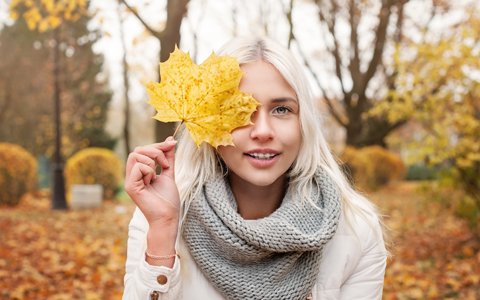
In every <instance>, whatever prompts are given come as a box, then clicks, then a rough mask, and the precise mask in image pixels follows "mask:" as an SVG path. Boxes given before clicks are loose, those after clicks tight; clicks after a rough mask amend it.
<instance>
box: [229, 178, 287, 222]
mask: <svg viewBox="0 0 480 300" xmlns="http://www.w3.org/2000/svg"><path fill="white" fill-rule="evenodd" d="M286 180H287V178H286V177H285V176H282V177H280V178H278V179H277V180H276V181H275V182H274V183H272V184H271V185H269V186H256V185H253V184H251V183H249V182H246V181H244V180H243V179H241V178H240V177H238V176H236V175H235V174H231V175H230V176H229V181H230V186H231V189H232V192H233V195H234V196H235V200H236V202H237V207H238V213H239V214H240V215H241V216H242V218H244V219H247V220H253V219H260V218H264V217H266V216H269V215H270V214H272V213H273V212H274V211H275V210H276V209H277V208H278V207H279V206H280V204H281V203H282V199H283V197H284V196H285V186H286Z"/></svg>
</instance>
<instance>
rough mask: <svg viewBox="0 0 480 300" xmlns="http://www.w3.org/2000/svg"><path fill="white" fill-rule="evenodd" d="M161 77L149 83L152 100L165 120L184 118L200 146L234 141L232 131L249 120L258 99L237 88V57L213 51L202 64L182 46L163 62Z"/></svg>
mask: <svg viewBox="0 0 480 300" xmlns="http://www.w3.org/2000/svg"><path fill="white" fill-rule="evenodd" d="M160 65H161V67H160V72H161V78H162V81H161V82H160V83H150V84H149V85H148V86H147V90H148V94H149V96H150V101H149V104H150V105H152V106H153V107H154V108H155V109H156V111H157V114H156V115H155V117H154V118H155V119H157V120H159V121H162V122H182V123H185V126H186V127H187V129H188V132H189V133H190V136H191V137H192V139H193V141H194V142H195V144H197V146H200V144H201V143H202V142H207V143H209V144H210V145H212V146H213V147H215V148H217V147H218V146H220V145H233V139H232V136H231V134H230V133H231V132H232V131H233V130H234V129H235V128H237V127H241V126H245V125H248V124H249V123H250V116H251V115H252V113H253V112H254V111H255V110H256V108H257V106H258V104H259V103H258V101H257V100H255V99H254V98H253V97H252V96H251V95H248V94H245V93H243V92H241V91H240V90H239V89H238V86H239V84H240V79H242V76H243V72H242V70H241V69H240V65H239V63H238V61H237V60H236V59H235V58H233V57H229V56H217V55H215V53H212V54H211V55H210V56H209V57H208V58H207V59H206V60H205V61H204V62H203V63H202V64H201V65H196V64H194V63H193V61H192V59H191V58H190V56H189V54H188V53H184V52H182V51H181V50H179V49H175V51H174V52H173V53H172V54H171V55H170V58H169V59H168V60H167V61H166V62H164V63H160Z"/></svg>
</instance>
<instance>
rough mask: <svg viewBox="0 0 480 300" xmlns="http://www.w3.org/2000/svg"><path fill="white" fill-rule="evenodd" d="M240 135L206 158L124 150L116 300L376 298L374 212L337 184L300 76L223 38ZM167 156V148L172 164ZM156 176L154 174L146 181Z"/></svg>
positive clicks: (378, 259)
mask: <svg viewBox="0 0 480 300" xmlns="http://www.w3.org/2000/svg"><path fill="white" fill-rule="evenodd" d="M219 54H223V55H229V56H233V57H236V58H237V59H238V61H239V63H240V66H241V69H242V70H243V72H244V76H243V77H242V80H241V83H240V86H239V88H240V90H241V91H243V92H246V93H249V94H252V95H253V97H255V99H256V100H258V101H259V102H260V106H259V107H258V108H257V111H256V112H255V113H254V114H253V115H252V124H251V125H248V126H245V127H241V128H237V129H235V130H234V131H233V132H232V136H233V141H234V143H235V146H221V147H219V148H218V149H217V150H215V149H213V148H212V147H211V146H209V145H206V144H205V143H204V144H202V146H201V147H200V148H197V146H196V145H195V144H194V143H193V141H192V140H191V139H190V137H189V136H188V133H186V132H185V131H184V132H183V133H182V135H181V137H180V138H179V142H178V146H177V147H176V144H177V142H176V141H175V140H173V138H172V137H170V138H167V140H165V141H164V142H162V143H158V144H153V145H148V146H145V147H139V148H136V149H135V151H134V152H132V153H131V154H130V155H129V158H128V161H127V168H126V169H127V170H126V180H125V187H126V191H127V192H128V194H129V195H130V196H131V198H132V199H133V201H134V202H135V203H136V205H137V206H138V208H137V209H136V211H135V213H134V216H133V218H132V220H131V222H130V226H129V239H128V256H127V262H126V275H125V291H124V297H123V298H124V299H129V300H130V299H206V300H215V299H349V300H351V299H369V300H371V299H381V295H382V288H383V277H384V272H385V265H386V257H387V251H386V250H385V246H384V241H383V237H382V228H381V225H380V222H379V217H378V215H377V211H376V209H375V207H374V206H373V205H372V204H371V203H370V202H369V201H368V200H367V199H365V198H364V197H362V196H361V195H359V194H358V193H356V192H355V191H354V190H353V189H352V188H351V187H350V185H349V184H348V182H347V180H346V179H345V178H344V176H343V175H342V172H341V171H340V169H339V167H338V165H337V163H336V161H335V159H334V158H333V156H332V155H331V153H330V150H329V148H328V146H327V143H326V141H325V139H324V137H323V135H322V132H321V124H320V122H319V119H320V118H319V113H318V112H317V109H316V107H315V103H314V101H313V97H312V95H311V93H310V90H309V88H308V86H307V80H306V78H305V76H304V75H303V74H302V70H301V67H300V65H299V64H298V63H296V62H295V60H294V59H293V57H292V55H291V54H290V53H289V52H288V50H286V49H284V48H282V47H280V46H279V45H277V44H275V43H274V42H272V41H270V40H267V39H234V40H233V41H231V42H230V43H228V44H227V45H226V46H224V48H223V49H222V50H221V51H220V52H219ZM175 148H177V150H176V152H175V153H174V150H175ZM157 165H160V166H161V167H162V172H161V174H159V175H157V174H155V168H156V166H157Z"/></svg>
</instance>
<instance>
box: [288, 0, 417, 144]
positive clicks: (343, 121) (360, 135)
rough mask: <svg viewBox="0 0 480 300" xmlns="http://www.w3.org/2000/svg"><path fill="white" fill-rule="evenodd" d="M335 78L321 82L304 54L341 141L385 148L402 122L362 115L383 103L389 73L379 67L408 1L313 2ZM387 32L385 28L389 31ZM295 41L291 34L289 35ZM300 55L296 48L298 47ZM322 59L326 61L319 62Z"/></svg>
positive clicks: (396, 35) (395, 36) (395, 37)
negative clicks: (343, 137) (341, 132)
mask: <svg viewBox="0 0 480 300" xmlns="http://www.w3.org/2000/svg"><path fill="white" fill-rule="evenodd" d="M313 2H314V3H315V4H316V6H317V7H318V10H317V12H318V17H319V22H320V27H321V30H322V34H323V36H322V40H323V41H324V43H325V47H326V50H327V53H328V55H329V56H330V57H329V58H331V59H332V64H333V65H332V67H333V73H334V76H332V78H331V81H329V82H328V85H329V86H330V88H331V87H332V86H333V87H338V91H333V90H332V89H327V87H326V86H327V84H325V82H323V83H322V82H320V80H318V77H317V75H316V74H315V73H314V72H313V69H312V67H311V64H310V63H309V61H308V59H306V58H305V55H304V54H302V55H303V56H304V58H305V63H306V64H307V67H308V68H309V69H310V71H311V72H312V73H313V75H314V78H315V79H316V81H317V84H318V86H319V88H320V89H321V90H322V94H323V97H324V99H325V101H326V103H327V105H328V109H329V111H330V113H331V115H332V116H333V117H334V118H335V120H336V121H337V122H338V123H339V124H340V125H341V126H342V127H344V128H345V130H346V136H347V137H346V143H347V144H348V145H352V146H355V147H363V146H368V145H381V146H385V137H386V136H387V135H388V134H389V133H390V132H391V131H393V130H394V129H396V128H398V127H399V126H401V125H403V124H404V123H405V121H406V120H398V121H397V122H393V123H392V122H389V121H388V120H387V119H386V118H385V117H384V116H382V115H375V116H369V115H367V114H366V112H368V111H369V110H370V109H371V108H372V107H374V106H375V105H376V103H377V102H378V101H379V100H380V101H381V100H383V99H384V96H383V95H382V94H381V93H382V92H384V89H381V88H379V81H381V82H383V84H380V87H383V88H385V86H386V85H388V84H389V82H392V80H391V78H392V77H394V76H395V72H394V71H390V72H389V70H387V69H386V68H384V67H383V62H384V60H383V58H384V56H385V55H386V49H387V45H388V44H389V43H392V42H400V41H401V39H402V38H403V33H402V30H403V21H404V6H405V4H406V3H407V2H408V0H399V1H393V0H314V1H313ZM389 29H390V30H389ZM290 34H291V35H292V36H293V39H294V40H296V41H297V43H298V39H297V38H296V36H295V34H294V32H293V31H291V33H290ZM300 51H301V52H302V50H301V47H300ZM322 60H325V61H326V60H327V58H322Z"/></svg>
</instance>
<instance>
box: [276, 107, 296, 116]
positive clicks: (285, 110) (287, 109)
mask: <svg viewBox="0 0 480 300" xmlns="http://www.w3.org/2000/svg"><path fill="white" fill-rule="evenodd" d="M292 111H293V110H292V109H291V108H290V107H288V106H283V105H282V106H277V107H275V108H274V109H273V113H274V114H276V115H286V114H288V113H290V112H292Z"/></svg>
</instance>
